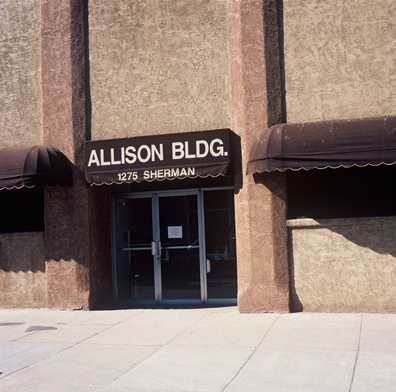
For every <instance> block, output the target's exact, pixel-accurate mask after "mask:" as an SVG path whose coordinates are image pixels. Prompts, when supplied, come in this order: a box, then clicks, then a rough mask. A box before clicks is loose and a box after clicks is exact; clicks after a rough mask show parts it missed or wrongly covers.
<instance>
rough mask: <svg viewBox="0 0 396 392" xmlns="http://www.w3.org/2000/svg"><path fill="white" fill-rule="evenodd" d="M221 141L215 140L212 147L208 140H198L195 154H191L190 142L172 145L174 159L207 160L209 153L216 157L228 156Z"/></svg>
mask: <svg viewBox="0 0 396 392" xmlns="http://www.w3.org/2000/svg"><path fill="white" fill-rule="evenodd" d="M223 144H224V143H223V141H222V140H221V139H218V138H217V139H213V140H212V141H211V142H210V145H209V144H208V142H207V141H206V140H197V141H196V142H195V154H193V153H191V152H190V149H189V143H188V142H184V143H182V142H173V143H172V159H182V158H186V159H193V158H205V157H206V156H207V155H208V153H210V155H212V156H214V157H220V156H225V157H226V156H227V155H228V152H227V151H224V145H223Z"/></svg>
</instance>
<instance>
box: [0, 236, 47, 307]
mask: <svg viewBox="0 0 396 392" xmlns="http://www.w3.org/2000/svg"><path fill="white" fill-rule="evenodd" d="M0 288H1V289H0V307H6V308H7V307H12V308H18V307H45V306H46V279H45V252H44V233H42V232H31V233H10V234H0Z"/></svg>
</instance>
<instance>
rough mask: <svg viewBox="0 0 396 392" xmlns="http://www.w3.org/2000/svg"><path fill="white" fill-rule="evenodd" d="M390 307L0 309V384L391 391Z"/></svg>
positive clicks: (158, 390)
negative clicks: (384, 310) (364, 310)
mask: <svg viewBox="0 0 396 392" xmlns="http://www.w3.org/2000/svg"><path fill="white" fill-rule="evenodd" d="M394 390H396V314H357V313H353V314H351V313H349V314H345V313H295V314H274V313H266V314H240V313H238V311H237V309H236V307H224V308H199V309H170V310H164V309H160V310H159V309H155V310H153V309H146V310H140V309H133V310H111V311H89V312H87V311H66V310H46V309H0V391H2V392H3V391H4V392H5V391H7V392H14V391H15V392H16V391H17V392H24V391H40V392H46V391H51V392H53V391H67V392H71V391H84V392H85V391H103V392H121V391H139V392H140V391H154V392H163V391H178V392H181V391H194V392H195V391H203V392H212V391H213V392H217V391H219V392H220V391H224V392H237V391H238V392H239V391H248V392H255V391H293V392H295V391H321V392H322V391H337V392H338V391H346V392H347V391H352V392H362V391H376V392H384V391H394Z"/></svg>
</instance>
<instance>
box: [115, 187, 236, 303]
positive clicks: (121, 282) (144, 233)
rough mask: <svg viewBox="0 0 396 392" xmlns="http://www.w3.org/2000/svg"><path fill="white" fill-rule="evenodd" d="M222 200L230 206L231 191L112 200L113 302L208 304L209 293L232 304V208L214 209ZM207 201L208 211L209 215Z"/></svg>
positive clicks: (233, 274)
mask: <svg viewBox="0 0 396 392" xmlns="http://www.w3.org/2000/svg"><path fill="white" fill-rule="evenodd" d="M224 192H225V193H224ZM204 193H205V195H204ZM221 195H222V197H223V199H224V203H228V202H227V200H228V199H230V197H228V196H230V192H229V191H228V193H227V191H221V192H220V193H219V192H217V194H216V193H213V192H210V193H207V192H202V191H200V190H198V191H194V192H187V193H184V192H183V193H180V192H178V193H169V192H168V193H166V192H164V193H161V192H158V193H144V194H128V195H119V196H118V195H117V196H116V197H114V199H113V219H114V221H113V227H114V230H113V259H114V262H113V287H114V297H115V298H116V299H118V300H127V301H130V302H135V303H163V304H167V303H191V304H193V303H197V304H198V303H207V302H209V299H210V298H208V293H209V296H211V294H213V296H215V297H218V298H219V299H223V300H224V299H228V300H230V299H231V300H233V301H235V302H236V257H235V245H233V243H234V242H235V229H234V224H233V203H232V211H229V210H228V209H227V208H224V206H222V208H218V207H216V206H217V204H219V201H218V200H219V199H218V197H219V196H221ZM227 195H228V196H227ZM232 197H233V195H232V192H231V200H232ZM205 198H206V203H207V204H208V206H209V207H211V208H208V210H207V212H205V208H204V199H205ZM213 200H214V201H213ZM226 211H228V213H227V212H226ZM205 217H206V219H207V230H205ZM222 225H223V226H224V230H222V229H221V226H222ZM232 230H233V231H232ZM206 231H207V233H205V232H206ZM220 231H223V234H222V235H219V233H220ZM205 234H206V235H205ZM220 234H221V233H220ZM205 242H207V243H208V252H207V249H206V245H205ZM223 242H224V244H223ZM215 252H217V253H215Z"/></svg>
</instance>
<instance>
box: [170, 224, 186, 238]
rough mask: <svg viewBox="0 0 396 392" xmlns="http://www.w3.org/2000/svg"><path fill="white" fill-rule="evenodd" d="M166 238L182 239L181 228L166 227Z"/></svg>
mask: <svg viewBox="0 0 396 392" xmlns="http://www.w3.org/2000/svg"><path fill="white" fill-rule="evenodd" d="M168 238H183V226H168Z"/></svg>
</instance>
